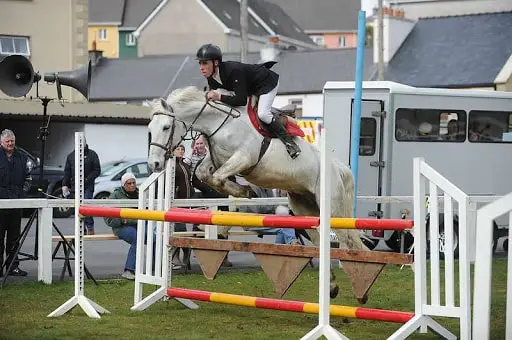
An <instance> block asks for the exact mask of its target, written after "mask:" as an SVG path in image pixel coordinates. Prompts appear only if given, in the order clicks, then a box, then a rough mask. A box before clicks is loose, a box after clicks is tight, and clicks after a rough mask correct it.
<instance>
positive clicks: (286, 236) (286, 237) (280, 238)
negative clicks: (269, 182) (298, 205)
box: [237, 179, 298, 244]
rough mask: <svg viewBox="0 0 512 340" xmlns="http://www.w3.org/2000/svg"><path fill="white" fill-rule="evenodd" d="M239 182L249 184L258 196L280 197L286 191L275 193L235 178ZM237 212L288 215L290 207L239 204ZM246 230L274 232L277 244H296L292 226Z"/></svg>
mask: <svg viewBox="0 0 512 340" xmlns="http://www.w3.org/2000/svg"><path fill="white" fill-rule="evenodd" d="M237 181H238V182H239V183H240V184H243V185H250V186H251V188H252V189H253V190H254V192H255V193H256V195H257V196H258V198H267V197H280V196H283V195H286V192H284V191H280V192H277V191H278V190H276V193H275V192H274V190H271V189H264V188H260V187H258V186H255V185H253V184H252V183H249V182H247V181H246V180H245V179H238V180H237ZM238 211H239V212H248V213H254V214H276V215H285V216H287V215H290V209H288V207H285V206H282V205H279V206H277V207H275V208H274V206H273V205H259V206H241V207H239V208H238ZM248 230H251V231H256V232H269V233H275V234H276V240H275V243H278V244H298V241H297V238H296V237H295V229H292V228H249V229H248Z"/></svg>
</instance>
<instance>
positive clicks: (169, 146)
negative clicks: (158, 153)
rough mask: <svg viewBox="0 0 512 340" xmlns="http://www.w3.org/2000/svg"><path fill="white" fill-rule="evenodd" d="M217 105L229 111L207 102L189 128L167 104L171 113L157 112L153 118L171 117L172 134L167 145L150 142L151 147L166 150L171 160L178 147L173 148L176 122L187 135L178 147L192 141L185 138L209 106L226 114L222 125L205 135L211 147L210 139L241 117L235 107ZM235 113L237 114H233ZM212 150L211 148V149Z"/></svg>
mask: <svg viewBox="0 0 512 340" xmlns="http://www.w3.org/2000/svg"><path fill="white" fill-rule="evenodd" d="M216 103H217V104H221V105H224V106H226V107H228V108H229V111H227V110H223V109H222V108H219V107H217V106H213V105H212V104H211V103H210V100H207V101H206V103H205V104H204V105H203V107H202V108H201V110H200V111H199V113H198V114H197V116H196V117H195V118H194V120H193V121H192V123H191V124H190V126H187V124H186V123H185V122H184V121H182V120H179V119H178V118H176V116H175V115H173V113H174V109H173V107H172V106H171V105H169V104H167V111H169V112H155V113H154V114H153V116H158V115H163V116H167V117H171V118H172V126H171V133H170V134H169V139H168V140H167V144H166V145H163V144H160V143H155V142H150V143H149V145H150V146H152V145H153V146H156V147H159V148H161V149H164V150H165V154H164V157H165V159H166V160H167V159H169V158H170V157H172V155H173V152H174V149H175V148H176V147H174V148H173V147H172V140H173V137H174V131H175V129H176V122H177V121H178V122H180V123H181V124H183V127H184V128H185V133H184V134H183V136H182V137H181V139H180V141H179V142H178V143H177V144H176V146H178V145H180V144H181V142H183V141H185V140H189V139H190V138H185V136H186V135H187V134H188V133H189V132H192V128H193V127H194V124H195V122H196V121H197V120H198V119H199V117H200V116H201V114H202V113H203V112H204V109H205V108H206V107H207V106H208V105H209V106H211V107H213V108H215V109H217V110H219V111H221V112H223V113H225V114H226V118H224V120H223V121H222V123H221V124H220V125H219V126H218V127H217V128H216V129H215V130H214V131H213V132H212V133H211V134H210V135H204V136H205V137H206V141H207V142H208V145H209V146H210V138H212V137H213V136H214V135H215V134H216V133H217V132H218V131H219V130H220V129H221V128H222V127H223V126H224V125H225V124H226V122H227V121H228V119H229V118H238V117H240V111H238V110H236V109H234V108H233V107H231V106H229V105H226V104H224V103H222V102H216ZM233 111H234V112H236V113H233ZM192 138H193V137H192ZM210 150H211V148H210ZM212 162H213V157H212Z"/></svg>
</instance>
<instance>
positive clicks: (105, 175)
mask: <svg viewBox="0 0 512 340" xmlns="http://www.w3.org/2000/svg"><path fill="white" fill-rule="evenodd" d="M127 172H131V173H133V174H134V175H135V178H136V179H137V185H140V184H142V183H143V182H144V181H145V180H146V179H147V178H148V177H149V175H151V170H150V169H149V167H148V162H147V159H142V158H140V159H121V160H118V161H112V162H107V163H104V164H102V166H101V174H100V176H99V177H98V178H96V181H95V184H94V187H95V188H94V195H93V197H94V198H95V199H103V198H108V196H109V195H110V194H111V193H112V192H113V191H114V189H115V188H117V187H120V186H121V177H122V176H123V175H124V174H125V173H127Z"/></svg>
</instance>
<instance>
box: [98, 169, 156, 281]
mask: <svg viewBox="0 0 512 340" xmlns="http://www.w3.org/2000/svg"><path fill="white" fill-rule="evenodd" d="M138 198H139V189H137V182H136V179H135V175H134V174H133V173H131V172H127V173H125V174H124V175H123V177H121V186H120V187H119V188H116V189H115V190H114V191H113V192H112V194H110V196H109V199H138ZM105 223H106V224H107V225H108V226H109V227H111V228H112V233H114V235H116V236H117V237H119V238H120V239H121V240H123V241H125V242H126V243H128V244H129V245H130V249H129V250H128V255H127V257H126V264H125V266H124V271H123V274H121V276H122V277H124V278H125V279H127V280H135V261H136V255H137V220H128V219H121V218H112V217H105ZM146 233H147V228H146ZM146 239H147V235H146ZM144 242H146V240H144ZM153 245H156V235H155V234H153ZM154 254H155V252H154V251H153V256H154ZM153 262H154V261H153Z"/></svg>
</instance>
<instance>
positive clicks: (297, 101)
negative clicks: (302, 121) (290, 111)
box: [288, 98, 302, 117]
mask: <svg viewBox="0 0 512 340" xmlns="http://www.w3.org/2000/svg"><path fill="white" fill-rule="evenodd" d="M288 103H290V104H292V105H295V106H296V109H295V117H302V99H301V98H295V99H290V100H289V101H288Z"/></svg>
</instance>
